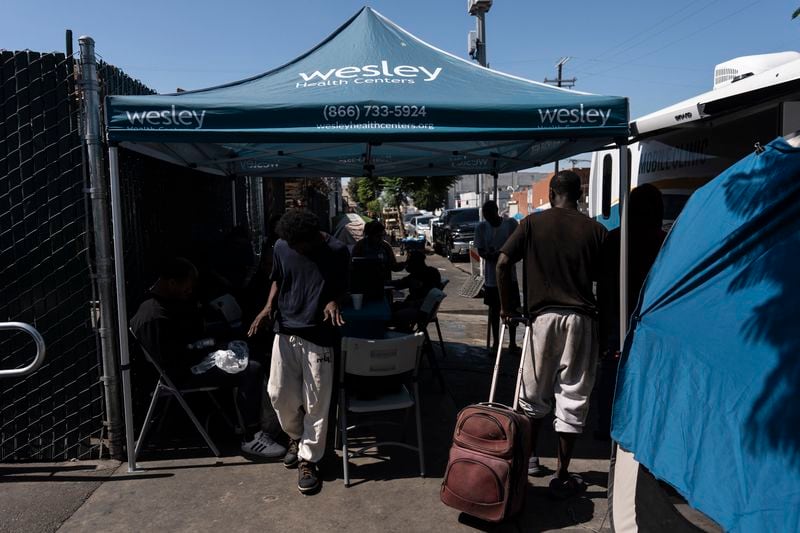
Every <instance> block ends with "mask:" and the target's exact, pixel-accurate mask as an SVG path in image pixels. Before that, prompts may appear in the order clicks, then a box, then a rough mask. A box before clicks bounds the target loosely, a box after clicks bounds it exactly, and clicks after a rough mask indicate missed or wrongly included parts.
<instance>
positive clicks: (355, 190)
mask: <svg viewBox="0 0 800 533" xmlns="http://www.w3.org/2000/svg"><path fill="white" fill-rule="evenodd" d="M347 190H348V192H350V197H351V198H353V200H355V202H356V203H357V204H358V206H359V207H360V208H361V209H367V204H369V203H370V202H374V201H375V200H377V199H378V196H380V194H381V185H380V178H351V179H350V183H348V184H347Z"/></svg>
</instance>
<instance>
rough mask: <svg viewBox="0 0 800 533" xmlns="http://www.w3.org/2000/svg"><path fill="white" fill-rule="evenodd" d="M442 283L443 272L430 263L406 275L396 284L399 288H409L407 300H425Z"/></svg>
mask: <svg viewBox="0 0 800 533" xmlns="http://www.w3.org/2000/svg"><path fill="white" fill-rule="evenodd" d="M441 285H442V276H441V274H439V271H438V270H436V268H434V267H432V266H428V265H425V268H423V269H421V270H419V271H417V272H414V273H413V274H409V275H408V276H405V277H404V278H402V279H400V280H398V281H397V282H396V283H395V284H394V286H395V288H397V289H408V298H406V300H407V301H416V300H424V299H425V297H426V296H427V295H428V293H429V292H430V290H431V289H438V288H440V287H441Z"/></svg>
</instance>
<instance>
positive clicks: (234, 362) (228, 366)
mask: <svg viewBox="0 0 800 533" xmlns="http://www.w3.org/2000/svg"><path fill="white" fill-rule="evenodd" d="M248 360H249V350H248V348H247V343H246V342H244V341H231V342H229V343H228V349H227V350H217V351H215V352H211V353H210V354H208V355H207V356H206V357H205V358H204V359H203V360H202V361H200V362H199V363H198V364H196V365H195V366H193V367H192V374H202V373H203V372H207V371H208V369H210V368H211V367H213V366H216V367H217V368H219V369H220V370H223V371H225V372H227V373H228V374H238V373H239V372H241V371H242V370H244V369H245V368H247V363H248Z"/></svg>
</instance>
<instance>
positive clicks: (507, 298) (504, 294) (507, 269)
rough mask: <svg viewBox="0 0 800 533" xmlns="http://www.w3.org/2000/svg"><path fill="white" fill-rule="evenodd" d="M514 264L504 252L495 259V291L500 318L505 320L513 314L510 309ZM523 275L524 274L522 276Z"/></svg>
mask: <svg viewBox="0 0 800 533" xmlns="http://www.w3.org/2000/svg"><path fill="white" fill-rule="evenodd" d="M513 268H514V263H513V262H512V261H511V258H509V257H508V256H507V255H506V254H505V253H504V252H500V257H499V258H498V259H497V269H496V271H495V272H496V274H497V291H498V292H499V293H500V318H502V319H503V320H507V319H508V318H510V317H511V315H512V314H513V311H512V309H511V302H512V298H513V297H512V295H511V291H512V288H513V285H514V284H513V283H512V281H511V279H512V274H511V272H512V270H513ZM523 275H524V274H523Z"/></svg>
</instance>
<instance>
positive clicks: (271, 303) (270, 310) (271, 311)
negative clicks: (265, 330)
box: [247, 281, 278, 337]
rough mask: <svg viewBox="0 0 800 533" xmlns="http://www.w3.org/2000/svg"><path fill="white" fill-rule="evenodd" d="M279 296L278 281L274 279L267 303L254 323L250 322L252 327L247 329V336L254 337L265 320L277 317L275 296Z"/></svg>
mask: <svg viewBox="0 0 800 533" xmlns="http://www.w3.org/2000/svg"><path fill="white" fill-rule="evenodd" d="M277 296H278V282H277V281H273V282H272V284H271V285H270V288H269V296H267V304H266V305H265V306H264V309H262V310H261V312H260V313H258V315H256V318H255V319H254V320H253V323H252V324H250V329H249V330H248V331H247V336H248V337H252V336H253V335H255V334H256V333H258V329H259V328H260V327H261V325H262V324H263V323H264V320H268V321H272V320H274V319H275V298H276V297H277Z"/></svg>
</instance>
